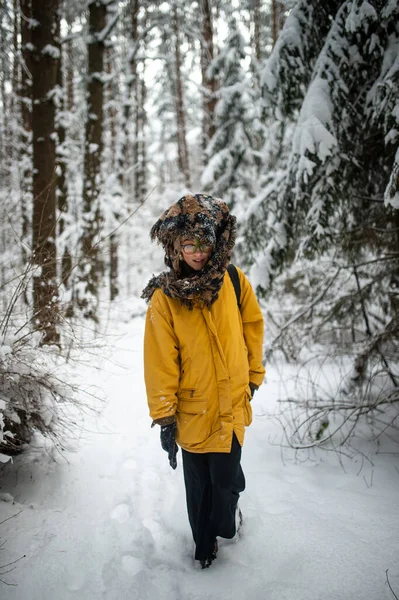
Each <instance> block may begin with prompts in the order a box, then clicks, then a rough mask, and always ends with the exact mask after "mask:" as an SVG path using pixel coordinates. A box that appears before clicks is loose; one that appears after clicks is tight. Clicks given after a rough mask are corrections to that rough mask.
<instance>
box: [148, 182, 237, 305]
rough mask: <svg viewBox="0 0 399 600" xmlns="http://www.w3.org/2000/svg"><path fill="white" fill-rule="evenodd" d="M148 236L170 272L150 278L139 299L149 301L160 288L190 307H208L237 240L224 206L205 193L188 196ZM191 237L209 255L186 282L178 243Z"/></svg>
mask: <svg viewBox="0 0 399 600" xmlns="http://www.w3.org/2000/svg"><path fill="white" fill-rule="evenodd" d="M150 236H151V239H152V240H153V241H155V240H156V241H157V242H158V243H159V244H161V245H162V246H163V248H164V250H165V264H166V266H168V267H169V268H170V269H171V271H170V272H164V273H161V274H160V275H158V276H157V277H153V278H152V279H151V281H150V282H149V284H148V285H147V287H146V288H145V290H144V291H143V295H142V297H143V298H145V299H147V300H150V299H151V297H152V294H153V293H154V291H155V289H156V288H158V287H160V288H161V289H162V290H163V291H164V292H165V294H166V295H167V296H169V297H171V298H179V299H180V300H181V302H182V303H183V304H186V305H187V306H189V307H190V308H192V306H193V305H194V304H196V303H201V304H202V303H203V304H205V305H207V306H210V305H211V304H212V302H214V301H215V300H216V298H217V296H218V292H219V289H220V287H221V285H222V282H223V277H224V274H225V271H226V268H227V265H228V264H229V262H230V258H231V253H232V250H233V247H234V244H235V239H236V218H235V217H234V216H233V215H231V214H230V212H229V209H228V206H227V204H226V203H225V202H223V201H222V200H220V199H218V198H213V197H212V196H208V195H205V194H195V195H191V194H187V195H186V196H183V197H182V198H180V200H178V201H177V202H176V203H175V204H173V205H172V206H171V207H170V208H168V209H167V210H166V211H165V212H164V213H163V214H162V215H161V217H160V218H159V219H158V221H157V222H156V223H155V224H154V225H153V227H152V228H151V231H150ZM191 237H195V238H198V239H199V240H200V241H201V242H203V243H204V244H206V245H209V246H212V254H211V256H210V258H209V260H208V262H207V264H206V266H205V267H204V268H203V269H202V270H201V271H200V272H199V273H198V274H195V275H194V276H192V277H190V279H189V280H187V279H185V278H184V273H183V271H182V262H183V261H182V258H181V251H180V240H181V239H182V238H191Z"/></svg>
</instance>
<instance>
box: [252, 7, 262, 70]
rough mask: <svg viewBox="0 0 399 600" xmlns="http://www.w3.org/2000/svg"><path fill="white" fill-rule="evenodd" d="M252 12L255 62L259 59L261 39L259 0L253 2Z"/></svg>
mask: <svg viewBox="0 0 399 600" xmlns="http://www.w3.org/2000/svg"><path fill="white" fill-rule="evenodd" d="M253 10H254V40H253V43H254V49H255V58H256V60H257V62H259V61H260V59H261V50H260V38H261V33H260V30H261V11H260V0H253Z"/></svg>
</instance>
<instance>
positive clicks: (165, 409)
mask: <svg viewBox="0 0 399 600" xmlns="http://www.w3.org/2000/svg"><path fill="white" fill-rule="evenodd" d="M237 271H238V274H239V279H240V285H241V315H240V310H239V308H238V306H237V299H236V295H235V291H234V287H233V284H232V281H231V278H230V276H229V274H228V273H227V271H226V274H225V276H224V280H223V284H222V287H221V289H220V292H219V296H218V299H217V300H216V301H215V302H214V303H213V304H212V306H211V308H210V309H209V308H200V307H194V309H193V310H189V309H188V308H187V307H186V306H182V305H181V304H180V302H179V300H177V299H174V298H169V297H167V296H166V295H165V294H164V292H163V291H162V290H161V289H159V288H158V289H157V290H156V291H155V292H154V294H153V296H152V298H151V302H150V305H149V307H148V311H147V317H146V326H145V336H144V376H145V383H146V389H147V397H148V405H149V409H150V416H151V417H152V419H153V420H154V421H155V422H161V423H162V421H164V422H165V421H169V419H168V418H171V421H173V419H175V420H176V422H177V437H176V441H177V443H178V444H179V445H180V446H181V447H182V448H184V449H185V450H188V451H189V452H199V453H204V452H230V449H231V443H232V437H233V432H234V433H235V434H236V436H237V438H238V441H239V442H240V444H241V445H242V444H243V441H244V427H245V426H247V425H250V423H251V421H252V409H251V405H250V389H249V385H248V384H249V382H251V383H254V384H255V385H256V386H259V385H260V384H261V383H262V381H263V379H264V375H265V369H264V367H263V365H262V343H263V317H262V313H261V311H260V308H259V305H258V302H257V299H256V296H255V293H254V291H253V289H252V287H251V285H250V283H249V281H248V279H247V278H246V277H245V275H244V273H243V272H242V271H241V270H240V269H237Z"/></svg>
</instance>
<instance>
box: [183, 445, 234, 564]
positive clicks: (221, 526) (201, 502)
mask: <svg viewBox="0 0 399 600" xmlns="http://www.w3.org/2000/svg"><path fill="white" fill-rule="evenodd" d="M182 454H183V471H184V483H185V486H186V500H187V512H188V519H189V522H190V526H191V530H192V532H193V538H194V542H195V558H196V559H197V560H205V559H206V558H208V557H210V556H211V555H212V549H213V544H214V542H215V540H216V537H217V536H220V537H224V538H229V539H231V538H233V537H234V535H235V533H236V525H235V513H236V507H237V502H238V498H239V496H240V493H241V492H243V491H244V489H245V477H244V473H243V471H242V468H241V464H240V461H241V446H240V444H239V442H238V440H237V438H236V436H235V435H233V441H232V446H231V451H230V453H221V452H207V453H205V454H198V453H194V452H187V450H183V451H182Z"/></svg>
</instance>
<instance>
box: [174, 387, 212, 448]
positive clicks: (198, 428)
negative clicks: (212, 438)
mask: <svg viewBox="0 0 399 600" xmlns="http://www.w3.org/2000/svg"><path fill="white" fill-rule="evenodd" d="M190 396H191V395H189V396H188V397H186V396H185V397H180V398H179V400H178V403H177V411H176V422H177V438H176V439H177V442H178V443H179V444H181V445H182V446H184V445H190V444H198V443H200V442H203V441H204V440H205V439H206V438H207V437H208V435H209V431H208V429H209V428H208V419H207V411H206V401H205V400H196V399H194V398H191V397H190Z"/></svg>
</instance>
